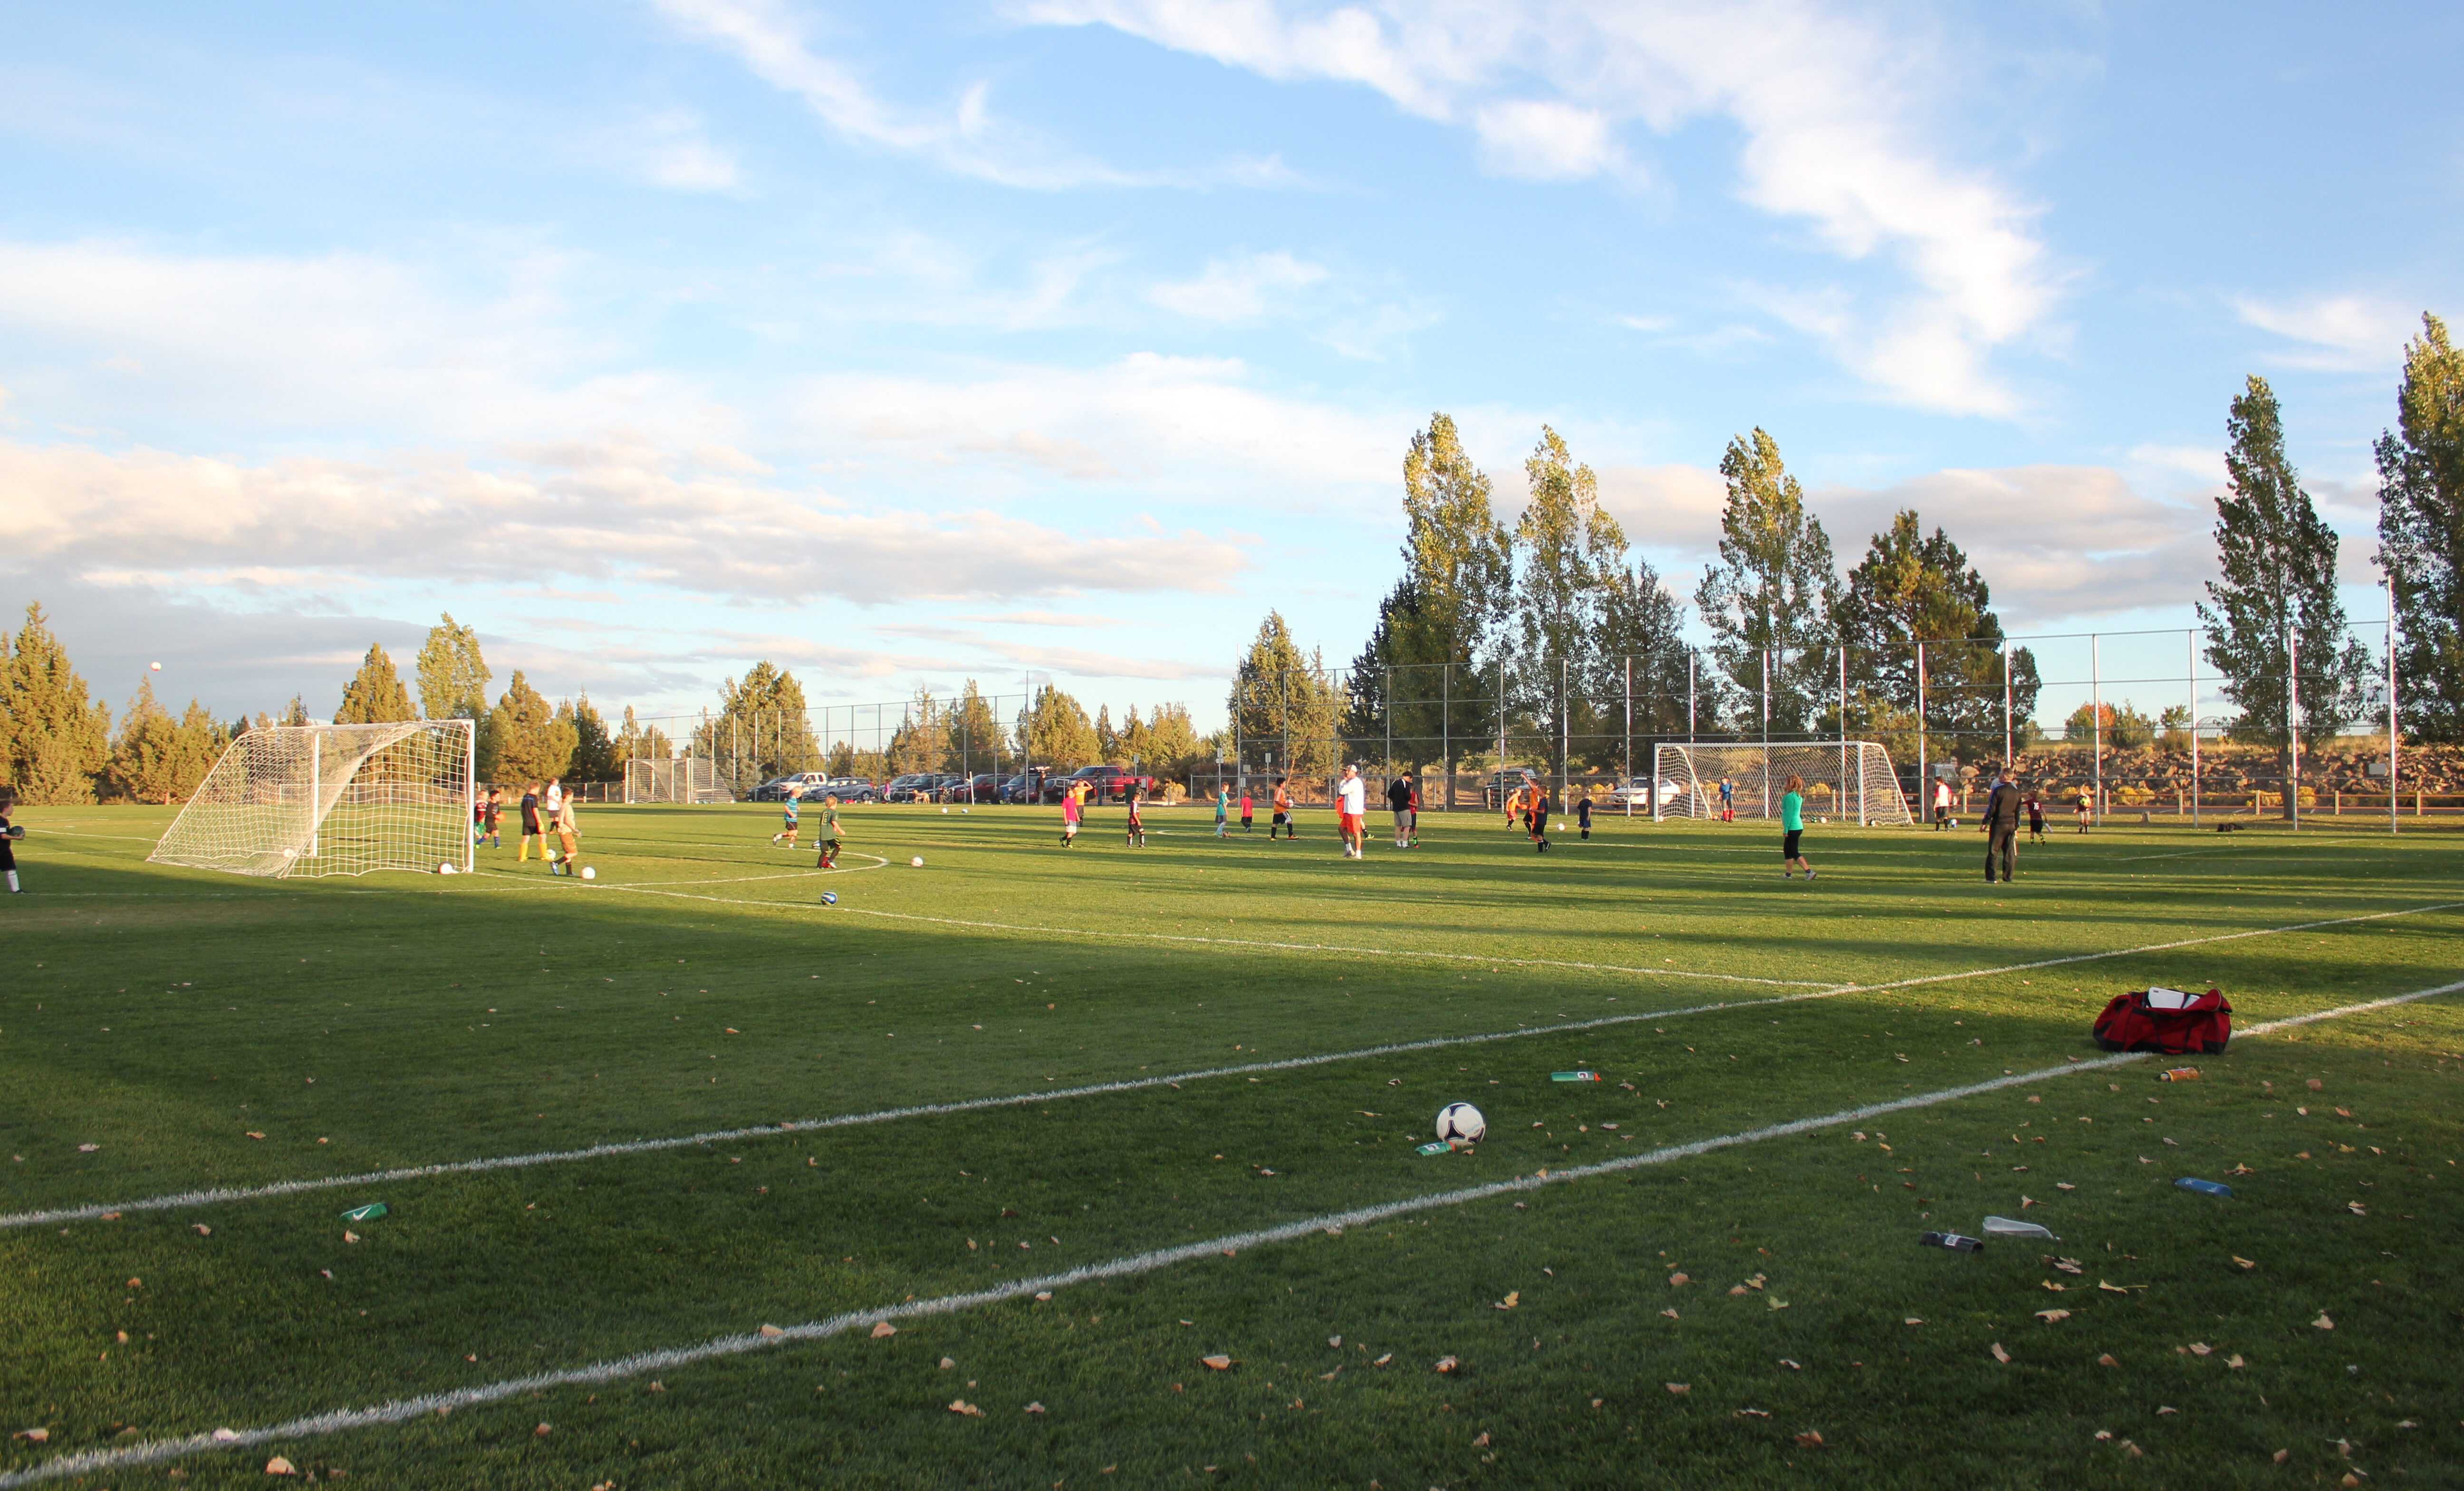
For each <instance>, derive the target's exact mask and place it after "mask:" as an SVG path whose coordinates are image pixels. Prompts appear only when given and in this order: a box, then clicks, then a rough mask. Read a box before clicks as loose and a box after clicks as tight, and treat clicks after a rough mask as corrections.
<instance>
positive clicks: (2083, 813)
mask: <svg viewBox="0 0 2464 1491" xmlns="http://www.w3.org/2000/svg"><path fill="white" fill-rule="evenodd" d="M2094 816H2096V799H2095V798H2094V797H2091V796H2089V795H2088V790H2087V789H2086V788H2084V787H2082V788H2080V789H2079V832H2080V833H2082V834H2084V833H2086V832H2087V825H2088V820H2089V819H2090V818H2093V817H2094Z"/></svg>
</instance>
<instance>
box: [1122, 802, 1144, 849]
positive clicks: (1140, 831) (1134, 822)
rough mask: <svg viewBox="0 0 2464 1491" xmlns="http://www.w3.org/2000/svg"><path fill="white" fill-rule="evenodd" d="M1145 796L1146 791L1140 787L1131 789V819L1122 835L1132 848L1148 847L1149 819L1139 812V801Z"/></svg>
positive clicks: (1123, 839)
mask: <svg viewBox="0 0 2464 1491" xmlns="http://www.w3.org/2000/svg"><path fill="white" fill-rule="evenodd" d="M1145 796H1146V793H1145V792H1143V791H1142V790H1139V789H1137V788H1134V787H1133V788H1131V789H1130V821H1129V823H1128V824H1127V825H1125V827H1126V829H1127V832H1126V833H1124V834H1123V835H1121V838H1122V841H1123V843H1124V844H1125V845H1126V846H1127V847H1129V848H1131V849H1144V848H1146V847H1147V820H1146V818H1145V817H1144V816H1143V815H1141V814H1140V813H1139V812H1138V803H1139V802H1140V801H1141V800H1142V799H1143V798H1144V797H1145Z"/></svg>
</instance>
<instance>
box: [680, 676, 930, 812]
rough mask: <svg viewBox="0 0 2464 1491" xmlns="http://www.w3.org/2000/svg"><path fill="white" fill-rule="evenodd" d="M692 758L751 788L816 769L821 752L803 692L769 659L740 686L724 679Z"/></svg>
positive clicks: (699, 732)
mask: <svg viewBox="0 0 2464 1491" xmlns="http://www.w3.org/2000/svg"><path fill="white" fill-rule="evenodd" d="M693 753H694V754H695V755H707V756H709V757H711V758H712V759H714V760H716V761H720V762H725V763H729V764H730V765H732V766H736V767H737V768H739V770H740V774H742V775H744V776H747V777H750V778H753V779H754V785H759V782H762V781H767V780H769V779H770V778H771V777H774V776H781V775H784V774H786V773H787V772H790V771H811V770H815V769H817V768H819V767H820V765H821V761H822V746H821V742H820V741H819V740H818V739H816V738H815V737H814V735H813V723H812V716H811V714H810V713H809V711H808V708H807V706H806V704H805V703H804V686H803V684H802V683H799V682H797V681H796V676H795V675H794V674H792V673H789V672H788V671H787V670H786V669H784V668H781V667H780V666H779V665H778V664H777V663H774V662H771V661H768V660H767V659H764V660H763V661H760V662H757V663H755V664H754V665H753V666H752V668H750V669H749V670H747V671H746V673H745V675H744V681H743V682H742V683H740V684H739V683H737V681H736V680H735V679H727V680H726V681H725V682H723V683H721V684H720V685H719V711H718V714H717V716H716V717H715V718H714V719H713V720H712V721H711V722H710V723H708V724H705V725H702V726H700V727H699V728H697V729H696V730H694V732H693ZM902 769H917V770H920V769H922V768H902Z"/></svg>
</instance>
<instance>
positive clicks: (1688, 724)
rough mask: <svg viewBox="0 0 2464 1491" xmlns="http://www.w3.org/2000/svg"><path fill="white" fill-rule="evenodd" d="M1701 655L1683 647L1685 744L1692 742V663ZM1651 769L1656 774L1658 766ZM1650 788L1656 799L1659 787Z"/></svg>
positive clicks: (1689, 744)
mask: <svg viewBox="0 0 2464 1491" xmlns="http://www.w3.org/2000/svg"><path fill="white" fill-rule="evenodd" d="M1701 656H1702V655H1701V654H1699V653H1697V652H1696V651H1695V650H1694V649H1692V648H1690V647H1689V648H1687V649H1685V744H1687V745H1688V746H1691V745H1693V744H1694V665H1695V663H1696V661H1697V660H1698V659H1699V658H1700V657H1701ZM1652 769H1653V771H1654V773H1655V774H1657V772H1658V770H1659V768H1657V767H1654V768H1652ZM1659 795H1660V789H1659V788H1658V787H1657V786H1654V787H1653V788H1652V798H1653V800H1654V801H1658V800H1659Z"/></svg>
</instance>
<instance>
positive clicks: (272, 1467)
mask: <svg viewBox="0 0 2464 1491" xmlns="http://www.w3.org/2000/svg"><path fill="white" fill-rule="evenodd" d="M265 1473H266V1474H267V1475H269V1476H296V1475H297V1474H299V1472H298V1471H297V1470H295V1469H293V1468H292V1465H291V1462H290V1461H289V1460H287V1459H284V1458H282V1457H281V1456H279V1455H277V1456H275V1458H272V1459H270V1460H267V1461H266V1462H265Z"/></svg>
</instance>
